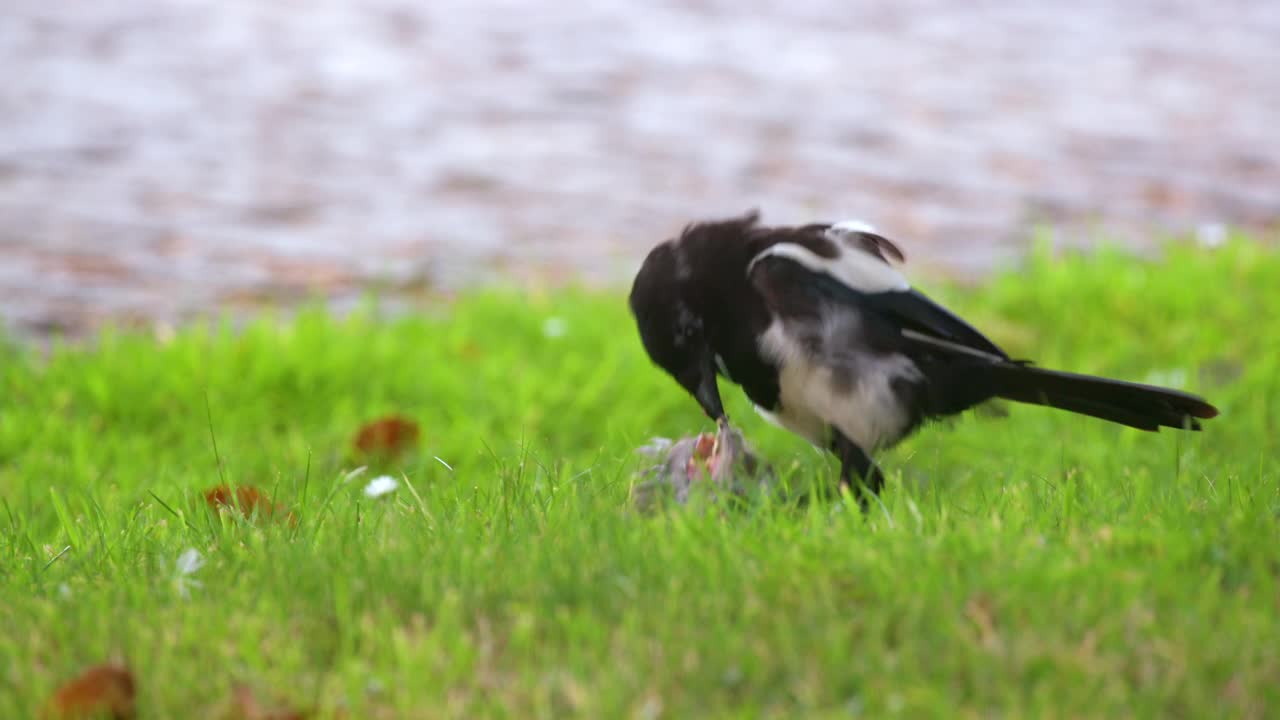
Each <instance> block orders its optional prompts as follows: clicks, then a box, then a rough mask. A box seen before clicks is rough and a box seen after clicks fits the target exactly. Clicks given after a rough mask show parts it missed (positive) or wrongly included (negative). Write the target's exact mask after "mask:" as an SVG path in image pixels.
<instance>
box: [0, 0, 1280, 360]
mask: <svg viewBox="0 0 1280 720" xmlns="http://www.w3.org/2000/svg"><path fill="white" fill-rule="evenodd" d="M0 17H2V19H0V63H2V65H3V68H4V70H3V75H2V76H0V77H2V78H3V80H0V322H4V323H5V324H7V325H8V326H9V327H10V329H11V331H15V330H16V331H17V332H19V333H24V334H36V335H39V334H43V333H49V332H59V333H69V334H78V333H83V332H85V331H87V330H90V329H92V328H94V327H97V326H98V325H99V324H101V323H102V322H104V321H106V320H113V321H118V322H126V323H129V322H145V323H152V322H160V323H173V322H177V321H180V320H181V319H183V318H185V317H190V316H191V315H193V314H197V313H204V312H210V311H214V312H217V311H223V310H228V309H231V310H237V309H249V308H254V307H258V306H261V305H262V304H264V303H272V304H275V303H285V304H288V303H292V302H296V301H299V300H302V299H304V298H307V297H309V296H311V295H314V294H320V295H323V296H325V297H328V298H331V299H333V301H334V302H336V303H342V302H345V301H349V300H350V299H351V298H354V297H357V296H358V294H359V293H360V291H361V290H362V289H363V288H366V287H369V286H370V285H371V284H372V285H374V286H377V287H380V288H383V289H385V290H387V291H390V292H393V293H402V294H406V295H409V296H413V295H414V294H418V293H424V292H425V293H433V292H448V291H450V290H452V289H456V288H458V287H462V286H466V285H467V284H470V283H475V282H487V281H493V280H494V279H501V280H503V281H521V282H525V281H531V280H543V281H545V280H551V281H561V280H567V279H582V280H586V281H590V282H618V283H621V282H625V281H626V279H628V276H629V273H630V272H632V271H633V270H634V268H635V266H636V264H637V263H638V261H639V259H640V258H641V257H642V256H643V254H644V252H645V251H646V250H647V249H648V248H649V247H650V246H651V245H653V244H654V243H655V242H657V241H659V240H661V239H663V238H664V237H667V236H670V235H671V234H673V233H674V232H676V231H678V230H679V228H680V227H681V226H682V225H683V224H684V223H685V222H687V221H689V220H691V219H695V218H705V217H713V216H717V215H723V214H730V213H738V212H742V211H743V210H746V209H748V208H750V207H759V208H761V209H762V210H763V211H764V213H765V219H766V220H767V221H779V222H785V221H811V220H828V219H834V218H842V217H862V218H865V219H868V220H870V221H871V222H873V223H874V224H876V225H877V226H879V227H880V228H881V229H882V230H883V231H884V232H885V234H887V235H890V236H892V237H894V238H897V239H899V240H900V241H901V243H902V244H903V246H904V247H905V248H906V250H907V252H908V256H909V260H910V261H911V267H912V268H917V269H918V268H923V269H924V270H925V271H926V272H930V271H937V272H947V273H955V274H961V275H973V274H975V273H981V272H983V271H985V270H988V269H990V268H993V267H999V266H1002V265H1007V264H1009V263H1011V262H1013V261H1015V260H1016V259H1017V258H1018V257H1019V256H1020V255H1022V254H1023V253H1025V252H1026V250H1027V248H1028V246H1029V242H1030V238H1031V235H1032V231H1033V229H1034V228H1035V227H1036V226H1037V225H1039V224H1043V225H1047V226H1050V227H1053V228H1054V229H1055V235H1054V237H1055V242H1057V243H1060V244H1062V245H1066V246H1076V245H1089V244H1091V243H1094V242H1097V241H1099V240H1102V239H1108V238H1110V239H1113V240H1116V241H1119V242H1124V243H1127V244H1129V245H1132V246H1134V247H1137V248H1148V247H1151V246H1152V245H1153V244H1154V243H1156V242H1158V241H1159V239H1160V238H1161V237H1162V236H1163V234H1165V233H1179V234H1186V235H1187V236H1189V237H1201V238H1203V239H1205V240H1206V241H1209V242H1212V241H1214V240H1215V239H1217V238H1219V237H1220V236H1221V233H1222V229H1223V228H1224V227H1228V226H1231V227H1240V228H1244V229H1247V230H1251V231H1256V232H1259V233H1262V234H1263V236H1264V237H1274V235H1275V233H1276V231H1277V228H1278V227H1280V223H1278V222H1277V221H1278V220H1280V137H1278V135H1280V3H1277V2H1275V1H1274V0H1258V1H1254V2H1241V1H1234V2H1233V1H1230V0H1228V1H1225V2H1213V3H1209V2H1193V1H1190V0H1126V2H1110V1H1102V0H1075V1H1074V2H1071V3H1030V2H1013V1H1008V2H965V3H956V2H944V1H943V0H911V1H909V2H884V3H873V2H849V1H846V0H796V1H794V2H781V1H778V2H763V1H750V0H747V1H744V0H732V1H730V0H724V1H718V0H717V1H713V0H693V1H690V2H646V3H640V2H622V1H602V2H589V3H568V2H563V3H560V2H553V1H552V0H543V1H540V2H501V1H497V0H479V1H475V2H472V1H468V0H419V1H410V0H310V1H308V2H301V1H298V0H274V1H273V2H263V1H260V0H259V1H255V0H164V1H162V0H150V1H144V0H120V1H119V2H96V3H93V2H86V1H84V0H55V1H52V2H51V1H50V0H5V2H4V3H3V12H2V13H0ZM917 271H919V270H917Z"/></svg>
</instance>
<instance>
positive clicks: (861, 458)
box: [831, 428, 884, 510]
mask: <svg viewBox="0 0 1280 720" xmlns="http://www.w3.org/2000/svg"><path fill="white" fill-rule="evenodd" d="M831 450H832V452H834V453H835V454H836V457H838V458H840V484H841V485H843V486H845V487H848V488H849V491H850V492H852V493H853V494H854V495H856V496H857V498H858V504H859V505H861V506H862V509H863V510H866V509H867V507H868V504H869V502H870V500H871V496H873V495H877V496H878V495H879V494H880V490H881V489H882V488H883V487H884V474H883V473H881V472H880V468H879V467H877V466H876V464H875V462H873V461H872V460H871V457H870V456H869V455H867V453H866V452H865V451H864V450H863V449H862V448H860V447H858V446H857V445H856V444H855V443H854V442H853V441H852V440H850V439H849V438H847V437H845V435H844V433H842V432H840V431H839V430H837V429H835V428H832V429H831Z"/></svg>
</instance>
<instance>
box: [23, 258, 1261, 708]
mask: <svg viewBox="0 0 1280 720" xmlns="http://www.w3.org/2000/svg"><path fill="white" fill-rule="evenodd" d="M924 285H926V287H925V289H926V291H927V292H929V293H930V294H932V295H933V296H935V297H936V298H938V299H940V300H943V301H945V302H946V303H947V304H949V305H950V306H952V307H953V308H954V309H956V310H957V311H958V312H960V313H961V314H962V315H964V316H966V317H968V318H969V319H971V320H972V321H973V322H974V323H975V324H977V325H978V326H979V327H981V328H984V329H986V330H987V331H988V332H989V334H991V335H992V336H993V337H994V338H995V339H996V340H997V341H998V342H1000V343H1002V344H1003V345H1005V346H1006V348H1007V349H1008V350H1009V351H1010V352H1011V353H1012V354H1014V355H1017V356H1022V357H1030V358H1034V359H1035V360H1036V361H1037V362H1039V363H1040V364H1042V365H1045V366H1050V367H1060V368H1063V369H1072V370H1077V371H1082V372H1092V373H1099V374H1107V375H1111V376H1116V377H1122V378H1126V379H1132V380H1139V381H1143V380H1145V381H1150V382H1157V383H1162V384H1168V385H1172V386H1175V387H1182V388H1185V389H1188V390H1191V391H1195V392H1199V393H1202V394H1204V395H1206V396H1208V397H1209V399H1210V400H1211V401H1213V402H1214V403H1215V404H1217V405H1218V406H1219V408H1221V410H1222V415H1221V417H1219V418H1217V419H1215V420H1213V421H1211V422H1210V423H1209V424H1208V427H1207V430H1206V432H1203V433H1180V432H1172V431H1165V432H1162V433H1159V434H1150V433H1142V432H1139V431H1135V430H1129V429H1127V428H1120V427H1118V426H1112V425H1108V424H1106V423H1103V422H1101V421H1096V420H1092V419H1089V418H1082V417H1077V416H1072V415H1069V414H1066V413H1062V412H1058V411H1054V410H1049V409H1044V408H1034V407H1012V406H999V407H994V408H992V409H991V411H986V412H975V413H973V414H971V415H970V416H967V417H965V418H963V419H961V420H959V421H957V422H954V423H949V424H945V425H935V426H931V427H928V428H926V429H925V430H923V431H922V432H920V433H919V434H917V435H916V436H914V437H913V438H911V439H910V440H909V441H908V442H906V443H904V444H903V445H902V446H901V447H899V448H897V449H895V450H894V451H892V452H890V453H887V454H885V455H884V456H882V458H881V460H882V463H883V465H884V467H885V468H886V470H887V472H888V474H889V484H888V488H887V490H886V492H885V494H884V496H883V504H882V505H880V506H876V507H874V508H873V509H872V511H871V512H870V514H869V515H867V516H864V515H862V514H861V513H860V512H858V511H857V508H856V504H845V503H840V502H838V501H836V502H830V503H826V502H819V503H816V504H813V505H809V506H807V507H804V508H795V507H791V506H788V505H785V504H781V503H771V502H763V501H762V502H757V503H752V504H748V505H746V506H745V507H737V508H724V507H715V506H708V505H705V504H700V505H696V506H689V507H678V508H673V509H669V510H666V511H664V512H661V513H658V514H655V515H641V514H638V513H636V512H633V511H632V510H631V509H630V508H629V505H628V489H629V484H630V482H631V475H632V473H633V472H634V471H635V470H636V469H637V468H638V467H639V466H640V462H639V458H638V457H637V456H636V455H635V453H634V452H633V448H635V447H636V446H639V445H641V444H643V443H645V442H646V441H647V440H648V439H649V438H650V437H651V436H654V435H665V436H677V435H681V434H685V433H689V432H693V431H695V430H700V429H703V430H705V429H709V428H708V423H707V422H706V421H705V419H704V418H703V417H702V415H701V414H700V412H699V411H698V409H697V407H696V405H695V404H694V403H693V402H692V401H691V400H690V399H688V398H687V397H685V396H684V395H683V393H682V392H681V391H680V390H679V389H678V388H677V387H676V386H675V385H674V383H672V382H671V381H670V380H669V379H668V378H667V377H665V376H664V375H662V374H661V373H660V372H659V371H658V370H656V369H655V368H653V367H652V366H651V365H650V364H649V362H648V360H647V359H646V358H645V356H644V354H643V351H642V350H641V347H640V344H639V341H638V339H637V338H636V336H635V333H634V330H633V326H632V325H631V321H630V318H629V316H628V315H627V312H626V307H625V300H624V292H623V291H621V290H616V291H614V292H600V291H587V290H572V289H566V290H558V291H554V292H549V293H546V294H537V293H525V294H517V293H515V292H514V291H499V290H493V291H484V290H477V291H475V292H473V293H471V294H468V295H465V296H464V297H462V298H459V299H456V300H452V301H448V302H443V301H442V302H438V303H424V304H423V305H422V306H421V307H419V308H418V311H417V312H415V313H414V314H412V315H408V316H406V315H397V316H394V317H393V316H391V314H390V313H383V312H380V311H379V309H378V307H377V306H376V305H375V304H370V305H368V306H367V307H366V308H364V309H362V310H361V311H359V312H356V313H354V314H351V315H348V316H344V317H334V316H332V315H329V314H326V313H325V312H323V311H320V310H307V311H304V312H301V313H299V314H297V315H292V316H289V317H284V316H280V317H270V316H265V315H264V316H259V317H257V318H254V319H253V320H252V321H251V322H250V323H249V324H248V325H246V326H243V327H238V328H232V326H231V324H229V323H207V324H201V325H195V326H192V327H190V328H187V329H182V330H180V331H178V332H177V333H176V335H171V336H166V337H156V336H153V335H148V334H144V333H142V332H131V333H130V332H120V333H113V332H107V333H104V334H102V335H101V336H99V337H97V338H95V339H94V340H93V341H91V342H89V343H87V344H79V345H74V346H72V345H67V346H62V347H54V348H53V349H52V350H49V351H46V350H45V349H42V348H38V347H33V346H19V345H17V344H14V343H8V344H0V628H3V632H0V717H3V718H26V717H33V716H35V715H36V713H38V712H39V709H40V707H41V706H42V705H43V704H44V703H45V702H46V700H47V699H48V698H49V697H50V696H51V695H52V694H53V693H54V692H55V690H56V689H57V688H58V687H59V686H60V685H61V684H62V683H64V682H65V681H67V680H68V679H70V678H72V677H74V676H76V674H77V673H79V672H80V671H81V670H83V669H84V668H86V667H89V666H91V665H94V664H96V663H101V662H107V661H116V662H124V663H127V665H128V667H129V669H130V670H131V672H132V674H133V677H134V678H135V681H136V684H137V707H138V716H139V717H142V718H203V717H218V716H219V714H220V713H223V712H224V711H225V710H226V709H227V706H228V698H230V697H232V694H233V688H235V687H237V686H242V685H243V686H245V687H248V688H250V689H251V691H252V692H253V693H254V694H255V695H256V696H257V697H258V698H260V699H262V701H263V702H264V703H276V704H278V705H281V706H289V707H293V708H309V709H314V710H315V711H316V716H317V717H334V716H338V717H351V718H384V717H387V718H390V717H404V718H437V717H509V718H526V717H557V718H559V717H572V716H577V717H585V718H607V717H640V718H658V717H664V718H684V717H693V716H703V717H777V718H796V717H859V716H861V717H872V718H874V717H885V716H903V717H1263V716H1266V715H1272V716H1274V715H1273V713H1275V712H1280V710H1277V708H1280V583H1278V581H1277V576H1278V573H1280V533H1277V511H1278V510H1280V493H1278V490H1280V461H1278V460H1277V423H1278V422H1280V321H1277V318H1280V254H1278V253H1276V252H1274V251H1269V250H1266V249H1264V248H1263V247H1262V246H1260V245H1257V244H1251V243H1245V242H1233V243H1229V244H1228V245H1226V246H1224V247H1220V248H1216V249H1213V250H1208V249H1202V248H1196V247H1192V246H1189V245H1171V246H1170V247H1169V248H1167V249H1166V250H1165V251H1164V252H1163V253H1162V254H1161V257H1160V258H1159V259H1157V260H1154V261H1139V260H1136V259H1133V258H1131V257H1128V256H1126V255H1124V254H1123V253H1120V252H1113V251H1104V252H1101V253H1099V254H1095V255H1090V256H1073V257H1067V258H1050V257H1049V256H1047V255H1044V254H1042V255H1039V256H1037V257H1036V258H1034V259H1032V260H1030V261H1028V263H1027V265H1026V266H1025V267H1023V268H1020V269H1019V270H1018V271H1017V272H1009V273H1005V274H1002V275H1000V276H998V277H994V278H991V279H990V280H989V281H987V282H984V283H983V284H982V285H981V286H980V287H974V288H962V287H958V286H953V285H948V284H945V283H924ZM725 395H726V400H727V401H728V402H729V412H730V414H731V417H733V418H734V419H735V420H736V421H737V422H738V423H740V424H741V426H742V427H743V428H744V429H745V431H746V433H747V436H748V438H750V439H751V441H752V442H753V443H755V445H756V446H757V448H758V449H760V450H761V451H762V452H763V453H764V454H765V455H766V456H768V457H769V458H770V459H771V460H772V461H773V462H774V463H775V464H776V466H777V467H778V468H779V469H780V471H781V472H782V473H783V474H784V475H786V476H787V477H789V478H793V479H796V480H798V481H804V479H806V478H808V479H813V478H822V477H827V476H832V475H834V473H835V471H836V465H835V463H834V462H833V461H832V460H831V459H830V458H827V457H824V456H822V455H820V454H818V453H816V452H815V451H814V450H812V449H811V448H810V447H809V446H807V445H805V444H804V443H803V442H801V441H799V440H797V439H795V438H793V437H791V436H789V435H787V434H785V433H783V432H782V431H780V430H776V429H774V428H773V427H771V426H769V425H767V424H766V423H765V422H764V421H763V420H761V419H759V418H757V417H756V416H755V415H754V414H753V413H752V412H751V411H750V409H749V406H748V405H747V404H746V403H745V401H744V399H743V398H742V396H741V393H740V392H738V391H737V390H736V389H731V388H730V387H729V386H725ZM389 413H397V414H401V415H404V416H406V417H408V418H412V419H413V420H414V421H416V422H417V423H418V424H419V425H420V427H421V437H420V439H419V441H418V443H417V445H416V446H414V447H412V448H411V449H410V450H409V452H408V453H407V454H403V455H400V456H393V457H378V458H368V457H364V456H362V455H361V454H359V453H358V452H357V451H356V450H354V449H353V441H352V438H353V436H354V435H355V433H356V431H357V429H358V428H360V427H361V426H362V425H363V424H364V423H365V422H367V421H369V420H372V419H375V418H378V417H381V416H384V415H387V414H389ZM1000 415H1006V416H1005V417H1000ZM363 465H368V466H369V467H368V468H367V469H366V470H365V471H363V473H362V474H360V473H356V474H355V476H354V477H352V474H353V471H355V470H356V469H357V468H358V467H360V466H363ZM382 474H389V475H392V476H394V477H397V478H399V479H400V483H399V487H398V488H397V489H396V490H394V491H392V492H390V493H388V494H386V495H384V496H381V497H377V498H372V497H368V496H366V495H365V493H364V488H365V486H366V484H367V483H368V481H369V480H370V479H372V478H373V477H375V476H378V475H382ZM223 483H230V484H233V485H241V484H243V485H252V486H255V487H256V488H258V489H260V490H261V491H262V492H263V493H266V494H267V495H269V496H270V497H271V498H273V500H274V501H275V502H278V503H279V504H281V505H282V506H285V507H287V508H288V510H289V511H291V512H292V513H293V515H292V516H291V518H292V520H293V522H291V521H290V517H288V516H284V515H281V514H277V515H275V516H267V513H265V512H264V513H260V514H258V515H256V516H255V517H252V518H247V519H246V518H243V517H241V516H239V515H237V514H235V513H222V514H215V513H214V512H213V511H211V510H210V509H209V507H208V506H207V504H206V500H205V497H204V492H205V491H207V490H209V489H210V488H212V487H214V486H217V485H219V484H223ZM193 551H194V552H193ZM264 717H265V716H264Z"/></svg>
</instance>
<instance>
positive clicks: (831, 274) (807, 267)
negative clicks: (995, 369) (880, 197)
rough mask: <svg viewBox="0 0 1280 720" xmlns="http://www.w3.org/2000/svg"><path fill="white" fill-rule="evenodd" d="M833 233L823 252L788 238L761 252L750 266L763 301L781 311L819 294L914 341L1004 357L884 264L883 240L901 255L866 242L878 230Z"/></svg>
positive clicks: (950, 313)
mask: <svg viewBox="0 0 1280 720" xmlns="http://www.w3.org/2000/svg"><path fill="white" fill-rule="evenodd" d="M827 237H828V238H830V237H831V236H830V235H828V236H827ZM837 237H838V239H839V240H840V242H839V243H838V245H836V244H833V245H832V246H829V247H827V248H826V249H825V250H824V251H823V253H819V252H815V250H816V249H818V248H817V247H816V246H814V245H812V244H809V243H804V244H803V246H802V243H801V242H797V241H794V240H791V239H790V238H788V241H784V242H781V243H778V244H776V245H774V246H772V247H771V248H770V249H769V250H767V251H766V252H764V253H761V256H760V257H758V258H757V259H756V260H755V261H753V263H752V267H751V270H750V272H751V276H752V282H753V283H754V284H755V286H756V288H757V289H758V290H760V291H761V292H762V294H763V295H764V296H765V297H766V302H767V303H768V304H769V305H771V306H773V307H774V309H775V310H783V311H784V312H783V314H786V312H785V310H786V308H785V307H783V306H785V305H787V304H789V303H796V302H800V304H812V303H814V302H817V301H819V299H821V300H822V301H824V302H829V303H830V302H833V303H836V304H837V305H844V306H847V307H851V308H856V309H858V310H859V311H860V312H872V313H875V314H876V315H878V316H880V317H882V318H883V319H885V320H886V321H888V323H889V324H890V325H892V326H894V327H897V328H898V329H899V330H900V331H901V333H902V335H903V337H904V338H906V339H907V340H908V341H911V342H913V343H924V344H931V345H932V346H934V347H935V349H937V350H941V351H951V352H962V353H963V352H965V351H969V353H970V354H975V353H976V354H978V355H982V356H984V357H986V358H988V359H991V360H1009V356H1008V355H1007V354H1006V353H1005V352H1004V350H1002V349H1001V348H1000V347H999V346H998V345H996V344H995V343H994V342H992V341H991V340H990V339H989V338H987V337H986V336H985V335H983V334H982V333H981V332H979V331H978V330H977V329H976V328H974V327H973V326H972V325H970V324H969V323H967V322H965V321H964V320H962V319H960V318H959V317H957V316H956V315H955V314H954V313H952V312H951V311H949V310H947V309H946V308H944V307H942V306H941V305H939V304H938V303H936V302H934V301H933V300H931V299H930V298H929V297H927V296H926V295H925V294H924V293H921V292H920V291H918V290H915V289H912V288H911V287H910V286H909V285H908V284H907V282H906V280H905V279H903V278H902V276H901V275H899V274H898V273H897V271H896V270H893V269H892V267H891V266H890V265H889V262H888V260H887V258H886V256H885V251H884V247H885V246H886V245H887V246H888V248H890V249H892V250H893V251H894V253H893V254H895V256H896V257H901V253H900V251H897V249H896V247H894V246H892V244H891V243H888V241H881V242H879V243H873V242H870V241H869V240H868V239H867V238H878V237H879V236H876V235H872V234H868V233H860V232H854V233H841V234H840V235H839V236H837ZM810 240H812V238H810ZM785 245H789V246H791V247H784V246H785ZM797 309H798V308H797Z"/></svg>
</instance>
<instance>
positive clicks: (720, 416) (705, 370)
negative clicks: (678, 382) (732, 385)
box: [693, 353, 729, 425]
mask: <svg viewBox="0 0 1280 720" xmlns="http://www.w3.org/2000/svg"><path fill="white" fill-rule="evenodd" d="M693 395H694V397H695V398H697V399H698V404H699V405H701V406H702V411H703V412H705V413H706V414H707V417H709V418H711V419H712V420H715V421H716V424H718V425H719V424H727V423H728V422H729V418H728V416H726V415H725V413H724V405H723V404H721V402H720V387H719V386H718V385H717V384H716V369H715V365H714V363H713V362H712V360H711V354H710V353H707V354H706V355H704V358H703V362H702V367H701V369H700V372H699V373H698V386H697V388H696V389H695V390H694V393H693Z"/></svg>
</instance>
